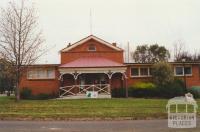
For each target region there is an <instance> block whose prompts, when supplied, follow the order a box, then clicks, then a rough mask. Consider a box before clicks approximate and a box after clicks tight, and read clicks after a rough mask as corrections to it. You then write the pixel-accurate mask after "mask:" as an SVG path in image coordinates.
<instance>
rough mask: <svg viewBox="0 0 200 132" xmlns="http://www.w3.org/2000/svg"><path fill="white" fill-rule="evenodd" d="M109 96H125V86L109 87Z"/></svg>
mask: <svg viewBox="0 0 200 132" xmlns="http://www.w3.org/2000/svg"><path fill="white" fill-rule="evenodd" d="M111 96H112V97H115V98H122V97H126V89H125V88H113V89H111Z"/></svg>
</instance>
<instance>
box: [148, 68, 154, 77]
mask: <svg viewBox="0 0 200 132" xmlns="http://www.w3.org/2000/svg"><path fill="white" fill-rule="evenodd" d="M152 72H153V68H149V75H150V76H152Z"/></svg>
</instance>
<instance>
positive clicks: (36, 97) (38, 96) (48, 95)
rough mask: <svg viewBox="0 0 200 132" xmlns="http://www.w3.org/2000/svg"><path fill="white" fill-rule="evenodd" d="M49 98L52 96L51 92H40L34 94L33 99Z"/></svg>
mask: <svg viewBox="0 0 200 132" xmlns="http://www.w3.org/2000/svg"><path fill="white" fill-rule="evenodd" d="M51 98H53V97H52V95H51V94H45V93H41V94H38V95H35V96H34V99H39V100H45V99H51Z"/></svg>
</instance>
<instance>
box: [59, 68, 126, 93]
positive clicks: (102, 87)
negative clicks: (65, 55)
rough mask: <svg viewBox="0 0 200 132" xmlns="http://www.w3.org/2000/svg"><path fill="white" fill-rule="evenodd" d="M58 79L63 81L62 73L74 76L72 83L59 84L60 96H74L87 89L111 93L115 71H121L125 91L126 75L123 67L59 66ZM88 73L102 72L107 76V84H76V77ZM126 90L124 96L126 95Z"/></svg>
mask: <svg viewBox="0 0 200 132" xmlns="http://www.w3.org/2000/svg"><path fill="white" fill-rule="evenodd" d="M59 71H60V80H61V82H62V81H63V75H65V74H70V75H72V76H73V78H74V82H75V83H74V85H70V86H61V87H60V97H64V96H76V95H77V94H85V93H86V92H87V91H96V92H98V94H109V95H110V94H111V86H112V84H111V80H112V76H113V75H114V74H116V73H121V74H122V78H123V82H124V87H125V88H126V91H127V81H126V80H127V76H126V73H125V72H126V68H125V67H117V68H116V67H114V68H73V69H69V68H60V69H59ZM89 73H104V74H105V75H107V76H108V79H109V84H92V85H87V84H86V85H78V84H77V79H78V77H79V76H80V75H81V74H89ZM127 93H128V92H126V96H128V94H127Z"/></svg>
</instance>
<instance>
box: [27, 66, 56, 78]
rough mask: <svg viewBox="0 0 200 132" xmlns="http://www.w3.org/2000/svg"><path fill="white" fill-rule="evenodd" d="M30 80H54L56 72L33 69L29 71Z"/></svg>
mask: <svg viewBox="0 0 200 132" xmlns="http://www.w3.org/2000/svg"><path fill="white" fill-rule="evenodd" d="M27 78H28V79H54V78H55V71H54V70H53V69H41V68H40V69H32V70H29V71H28V74H27Z"/></svg>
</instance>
